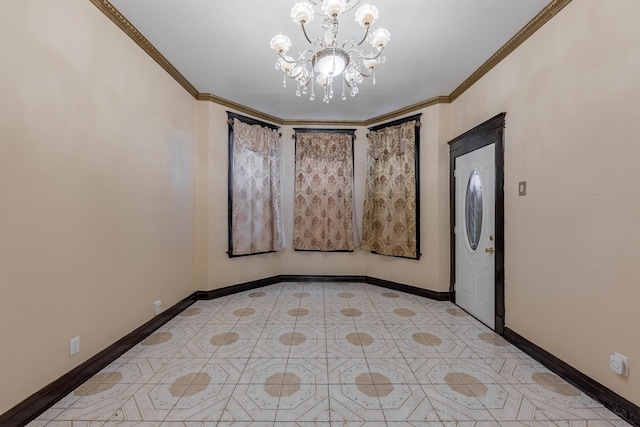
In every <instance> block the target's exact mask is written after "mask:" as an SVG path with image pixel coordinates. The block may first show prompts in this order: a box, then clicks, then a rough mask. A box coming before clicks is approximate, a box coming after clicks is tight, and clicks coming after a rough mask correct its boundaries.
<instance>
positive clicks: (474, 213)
mask: <svg viewBox="0 0 640 427" xmlns="http://www.w3.org/2000/svg"><path fill="white" fill-rule="evenodd" d="M464 214H465V220H466V221H465V223H466V226H467V239H469V245H470V246H471V249H472V250H474V251H475V250H476V249H477V248H478V244H479V243H480V235H481V233H482V182H480V175H478V172H476V171H475V170H473V171H471V175H470V176H469V182H468V183H467V192H466V196H465V207H464Z"/></svg>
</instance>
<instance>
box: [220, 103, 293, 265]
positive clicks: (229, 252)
mask: <svg viewBox="0 0 640 427" xmlns="http://www.w3.org/2000/svg"><path fill="white" fill-rule="evenodd" d="M234 119H238V120H239V121H241V122H243V123H246V124H248V125H258V126H263V127H267V128H269V129H273V130H280V126H276V125H273V124H271V123H266V122H263V121H261V120H257V119H252V118H251V117H247V116H243V115H241V114H237V113H232V112H231V111H227V127H228V130H229V137H228V145H227V147H228V156H227V158H228V163H227V209H228V210H227V244H228V246H227V256H228V257H229V258H241V257H247V256H253V255H262V254H270V253H274V252H276V251H264V252H254V253H252V254H241V255H234V254H233V142H234V138H233V120H234ZM280 137H282V133H280Z"/></svg>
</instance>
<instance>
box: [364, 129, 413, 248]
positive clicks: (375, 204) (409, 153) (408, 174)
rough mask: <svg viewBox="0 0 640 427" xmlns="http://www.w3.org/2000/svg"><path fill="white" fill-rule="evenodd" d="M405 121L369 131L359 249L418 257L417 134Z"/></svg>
mask: <svg viewBox="0 0 640 427" xmlns="http://www.w3.org/2000/svg"><path fill="white" fill-rule="evenodd" d="M417 123H418V122H417V121H415V120H412V121H407V122H405V123H402V124H400V125H397V126H388V127H385V128H382V129H380V130H377V131H371V132H370V133H369V148H368V152H367V177H366V189H365V199H364V218H363V223H362V248H363V249H365V250H370V251H373V252H376V253H378V254H381V255H391V256H400V257H406V258H418V257H419V254H418V235H417V229H418V224H417V220H418V219H417V214H416V213H417V211H416V207H417V198H416V161H415V160H416V159H415V155H416V137H415V133H416V132H415V128H416V124H417Z"/></svg>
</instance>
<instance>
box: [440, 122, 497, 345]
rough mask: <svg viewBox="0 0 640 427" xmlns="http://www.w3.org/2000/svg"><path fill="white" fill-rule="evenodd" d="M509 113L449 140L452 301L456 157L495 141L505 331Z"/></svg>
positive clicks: (454, 258) (451, 284) (454, 265)
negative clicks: (505, 141) (505, 209)
mask: <svg viewBox="0 0 640 427" xmlns="http://www.w3.org/2000/svg"><path fill="white" fill-rule="evenodd" d="M506 114H507V113H500V114H498V115H497V116H495V117H493V118H491V119H489V120H487V121H486V122H484V123H482V124H480V125H478V126H476V127H475V128H473V129H471V130H470V131H468V132H465V133H463V134H462V135H460V136H458V137H457V138H454V139H452V140H451V141H449V202H450V239H451V282H450V285H449V291H450V294H451V301H453V302H455V298H456V294H455V288H454V285H455V283H456V245H455V233H454V226H455V219H456V200H455V184H456V182H455V179H456V177H455V176H454V169H455V161H456V158H457V157H459V156H462V155H464V154H467V153H470V152H472V151H475V150H477V149H479V148H482V147H485V146H487V145H490V144H493V143H495V144H496V145H495V147H496V149H495V166H496V206H495V251H496V252H495V270H496V276H495V280H496V283H495V287H496V288H495V289H496V292H495V330H496V332H497V333H498V334H500V335H503V334H504V315H505V303H504V123H505V116H506Z"/></svg>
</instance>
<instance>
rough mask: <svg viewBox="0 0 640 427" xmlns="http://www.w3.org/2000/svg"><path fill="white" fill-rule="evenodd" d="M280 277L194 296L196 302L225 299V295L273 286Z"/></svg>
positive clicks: (202, 292)
mask: <svg viewBox="0 0 640 427" xmlns="http://www.w3.org/2000/svg"><path fill="white" fill-rule="evenodd" d="M280 277H281V276H271V277H266V278H264V279H258V280H252V281H250V282H245V283H239V284H237V285H231V286H225V287H224V288H220V289H213V290H210V291H198V292H196V295H197V297H198V300H212V299H216V298H221V297H226V296H227V295H233V294H237V293H240V292H245V291H250V290H252V289H258V288H262V287H264V286H269V285H275V284H276V283H280V282H281V281H282V280H280Z"/></svg>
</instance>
